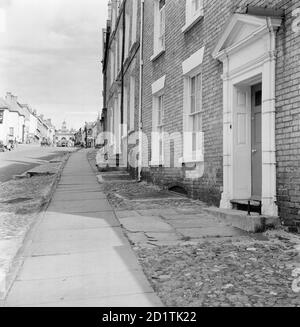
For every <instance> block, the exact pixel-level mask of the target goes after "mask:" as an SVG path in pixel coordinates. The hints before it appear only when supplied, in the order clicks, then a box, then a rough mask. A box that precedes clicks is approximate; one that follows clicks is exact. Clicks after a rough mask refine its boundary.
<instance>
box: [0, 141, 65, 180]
mask: <svg viewBox="0 0 300 327" xmlns="http://www.w3.org/2000/svg"><path fill="white" fill-rule="evenodd" d="M70 150H71V149H68V148H56V147H49V148H48V147H41V146H40V145H23V144H21V145H19V146H18V147H17V148H16V149H15V150H13V151H10V152H9V151H7V152H0V183H4V182H7V181H9V180H10V179H12V178H13V176H14V175H20V174H23V173H24V172H26V171H27V170H30V169H32V168H34V167H36V166H38V165H41V164H43V163H45V162H47V161H49V160H52V159H53V158H55V157H58V156H61V155H63V154H64V153H65V152H69V151H70Z"/></svg>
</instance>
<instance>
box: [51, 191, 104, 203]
mask: <svg viewBox="0 0 300 327" xmlns="http://www.w3.org/2000/svg"><path fill="white" fill-rule="evenodd" d="M96 199H106V195H105V194H104V193H102V192H98V191H97V192H85V193H82V192H77V193H74V192H72V193H69V192H56V193H55V195H54V196H53V198H52V201H53V202H57V201H81V200H96Z"/></svg>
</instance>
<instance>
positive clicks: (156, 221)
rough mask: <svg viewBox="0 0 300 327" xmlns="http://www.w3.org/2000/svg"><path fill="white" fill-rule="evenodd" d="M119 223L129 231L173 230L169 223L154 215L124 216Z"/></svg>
mask: <svg viewBox="0 0 300 327" xmlns="http://www.w3.org/2000/svg"><path fill="white" fill-rule="evenodd" d="M121 223H122V225H123V226H124V228H125V229H126V230H128V231H131V232H170V231H172V230H173V229H172V227H171V226H170V225H169V224H167V223H165V222H164V221H163V220H162V219H161V218H159V217H155V216H150V217H146V216H141V217H131V218H124V219H122V221H121Z"/></svg>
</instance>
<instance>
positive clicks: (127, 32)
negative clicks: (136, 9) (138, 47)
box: [124, 13, 131, 61]
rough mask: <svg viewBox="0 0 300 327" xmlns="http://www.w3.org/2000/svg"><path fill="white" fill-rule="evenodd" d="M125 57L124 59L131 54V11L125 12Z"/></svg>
mask: <svg viewBox="0 0 300 327" xmlns="http://www.w3.org/2000/svg"><path fill="white" fill-rule="evenodd" d="M125 17H126V18H125V21H126V25H125V58H124V61H125V60H126V59H127V57H128V54H129V45H130V23H131V16H130V14H129V13H126V14H125Z"/></svg>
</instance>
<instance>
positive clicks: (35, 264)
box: [17, 245, 140, 281]
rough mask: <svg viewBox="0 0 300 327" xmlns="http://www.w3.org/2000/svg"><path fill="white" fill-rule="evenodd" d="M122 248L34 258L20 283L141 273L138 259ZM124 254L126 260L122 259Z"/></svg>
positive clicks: (28, 259)
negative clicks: (117, 273)
mask: <svg viewBox="0 0 300 327" xmlns="http://www.w3.org/2000/svg"><path fill="white" fill-rule="evenodd" d="M120 248H121V247H120V246H119V247H115V248H114V249H112V248H111V246H110V245H108V246H106V247H103V248H102V250H101V251H98V252H86V253H82V252H81V253H72V254H68V253H67V254H61V253H56V254H53V255H41V256H32V257H30V258H27V260H26V262H25V263H24V265H23V267H22V271H21V274H20V276H19V277H18V279H17V280H18V281H20V280H22V281H24V280H39V279H52V278H60V277H70V276H80V275H94V274H97V275H98V276H99V278H101V276H102V275H106V274H108V273H109V272H111V271H115V272H127V271H128V270H132V269H136V270H138V269H140V268H139V265H138V264H137V260H136V257H135V256H134V255H132V254H130V253H128V252H126V250H124V249H123V251H122V250H121V251H118V250H120ZM120 254H122V256H121V255H120Z"/></svg>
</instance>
